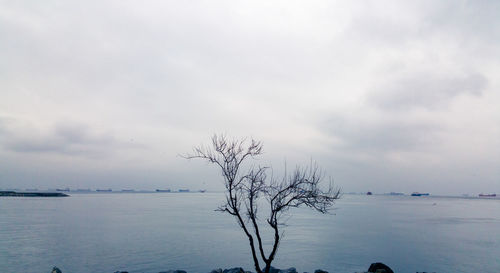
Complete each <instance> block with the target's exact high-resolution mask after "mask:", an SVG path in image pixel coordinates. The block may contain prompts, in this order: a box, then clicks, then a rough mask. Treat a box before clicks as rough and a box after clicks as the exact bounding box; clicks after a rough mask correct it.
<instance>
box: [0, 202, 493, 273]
mask: <svg viewBox="0 0 500 273" xmlns="http://www.w3.org/2000/svg"><path fill="white" fill-rule="evenodd" d="M222 200H223V195H222V194H220V193H204V194H199V193H186V194H172V193H151V194H140V193H121V194H74V195H73V196H71V197H69V198H10V197H5V198H1V199H0V216H1V217H0V242H2V243H1V244H0V272H27V273H29V272H37V273H38V272H46V271H49V270H50V269H51V268H52V266H54V265H57V266H58V267H60V268H61V269H62V270H63V272H72V273H87V272H115V271H117V270H128V271H129V272H159V271H162V270H168V269H177V268H180V269H185V270H187V271H188V272H202V273H203V272H209V271H210V270H211V269H213V268H219V267H222V268H228V267H233V266H243V267H245V268H247V269H250V270H252V269H253V268H252V263H251V259H250V252H249V249H248V246H247V241H246V238H245V237H244V235H243V233H242V232H241V231H240V230H239V228H238V226H237V225H236V222H235V221H234V220H233V219H232V218H231V217H230V216H229V215H227V214H221V213H220V212H215V211H214V209H215V208H216V207H217V205H219V204H220V202H221V201H222ZM337 208H338V209H337V210H335V211H334V214H332V215H320V214H317V213H314V212H312V211H310V210H307V209H298V210H295V213H294V215H293V217H291V218H290V219H289V221H288V224H289V226H287V227H286V232H285V237H284V240H283V242H282V244H281V246H280V249H279V252H278V257H277V260H276V262H275V266H277V267H290V266H294V267H297V269H298V271H299V272H303V271H308V272H311V271H314V269H317V268H322V269H326V270H328V271H330V272H339V273H340V272H355V271H362V270H366V269H367V268H368V266H369V265H370V263H372V262H376V261H382V262H384V263H386V264H388V265H389V266H391V267H392V268H393V269H394V270H395V271H396V272H403V273H404V272H416V271H431V272H494V271H495V270H497V269H498V268H500V260H499V259H498V257H500V200H481V199H460V198H433V197H427V198H418V197H408V196H351V195H344V196H343V199H342V200H340V201H339V202H337ZM265 239H266V238H265ZM270 239H271V238H270V237H269V238H267V240H265V241H266V242H270V241H271V240H270Z"/></svg>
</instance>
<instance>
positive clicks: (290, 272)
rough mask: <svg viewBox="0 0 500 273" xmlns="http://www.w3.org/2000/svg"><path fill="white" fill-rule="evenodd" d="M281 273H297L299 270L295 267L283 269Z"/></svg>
mask: <svg viewBox="0 0 500 273" xmlns="http://www.w3.org/2000/svg"><path fill="white" fill-rule="evenodd" d="M279 273H297V269H295V267H290V268H288V269H281V270H280V271H279Z"/></svg>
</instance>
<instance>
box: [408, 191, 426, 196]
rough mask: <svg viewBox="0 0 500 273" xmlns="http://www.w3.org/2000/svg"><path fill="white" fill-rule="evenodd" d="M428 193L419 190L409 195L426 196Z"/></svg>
mask: <svg viewBox="0 0 500 273" xmlns="http://www.w3.org/2000/svg"><path fill="white" fill-rule="evenodd" d="M428 195H429V193H420V192H414V193H412V194H411V196H428Z"/></svg>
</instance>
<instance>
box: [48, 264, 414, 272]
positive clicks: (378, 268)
mask: <svg viewBox="0 0 500 273" xmlns="http://www.w3.org/2000/svg"><path fill="white" fill-rule="evenodd" d="M51 273H62V271H61V270H60V269H59V268H57V267H54V268H53V269H52V271H51ZM114 273H128V271H115V272H114ZM158 273H187V272H186V271H184V270H168V271H160V272H158ZM209 273H252V272H251V271H245V270H244V269H243V268H241V267H234V268H230V269H224V270H223V269H221V268H219V269H214V270H212V271H210V272H209ZM269 273H298V272H297V269H295V267H290V268H288V269H278V268H274V267H271V270H270V271H269ZM304 273H308V272H304ZM314 273H328V271H325V270H321V269H316V270H315V271H314ZM356 273H394V271H392V269H390V268H389V267H388V266H387V265H385V264H383V263H373V264H371V265H370V267H369V268H368V271H364V272H356ZM417 273H418V272H417Z"/></svg>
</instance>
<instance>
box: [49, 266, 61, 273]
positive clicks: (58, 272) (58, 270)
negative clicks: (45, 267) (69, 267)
mask: <svg viewBox="0 0 500 273" xmlns="http://www.w3.org/2000/svg"><path fill="white" fill-rule="evenodd" d="M51 273H62V271H61V269H59V268H57V266H54V267H53V268H52V271H51Z"/></svg>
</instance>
